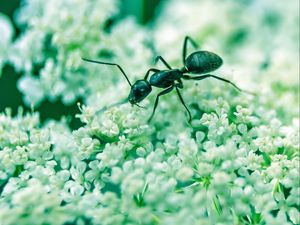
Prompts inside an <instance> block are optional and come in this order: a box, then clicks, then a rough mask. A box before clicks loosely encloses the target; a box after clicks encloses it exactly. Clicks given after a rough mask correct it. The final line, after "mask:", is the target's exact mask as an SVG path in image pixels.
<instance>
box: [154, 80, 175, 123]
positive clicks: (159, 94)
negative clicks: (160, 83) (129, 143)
mask: <svg viewBox="0 0 300 225" xmlns="http://www.w3.org/2000/svg"><path fill="white" fill-rule="evenodd" d="M173 89H174V85H172V86H171V87H169V88H167V89H165V90H163V91H162V92H159V93H158V95H157V96H156V100H155V103H154V108H153V111H152V114H151V116H150V117H149V119H148V123H149V122H150V121H151V120H152V118H153V116H154V113H155V110H156V107H157V105H158V100H159V97H160V96H162V95H165V94H167V93H169V92H171V91H172V90H173Z"/></svg>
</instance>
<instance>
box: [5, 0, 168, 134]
mask: <svg viewBox="0 0 300 225" xmlns="http://www.w3.org/2000/svg"><path fill="white" fill-rule="evenodd" d="M162 1H166V0H121V1H120V3H121V5H120V15H119V18H124V17H126V16H134V17H135V18H136V20H137V21H138V22H139V23H140V24H143V25H146V24H147V23H150V22H151V20H152V19H153V18H154V15H155V11H156V9H157V7H158V5H159V4H160V3H161V2H162ZM21 2H22V1H21V0H9V1H8V0H0V13H3V14H5V15H7V16H8V17H10V19H11V20H12V22H14V21H13V16H14V12H15V10H16V9H18V8H19V6H20V4H21ZM13 25H14V27H15V30H16V34H15V37H14V38H16V37H17V36H18V35H19V33H20V31H19V30H18V29H17V27H16V25H15V24H14V23H13ZM0 38H1V37H0ZM20 77H21V74H18V73H16V72H15V71H14V69H13V67H11V66H9V65H6V66H4V68H3V71H2V76H0V112H3V110H4V109H5V108H7V107H9V108H11V109H12V113H13V115H15V114H16V113H17V109H18V107H19V106H22V107H23V108H24V109H25V110H26V111H30V110H31V109H29V108H28V107H26V106H25V105H24V104H23V101H22V95H21V93H20V92H19V91H18V89H17V86H16V84H17V81H18V79H19V78H20ZM34 110H35V111H39V112H40V116H41V120H42V121H45V120H46V119H47V118H53V119H57V120H59V119H60V118H61V116H62V115H66V116H68V117H69V119H70V127H71V128H73V129H75V128H77V127H79V126H80V122H79V120H78V119H76V118H75V116H74V115H75V114H77V113H79V109H78V106H77V104H73V105H70V106H66V105H64V104H62V102H61V101H56V102H49V101H44V102H43V103H42V104H41V105H40V106H39V107H38V108H35V109H34Z"/></svg>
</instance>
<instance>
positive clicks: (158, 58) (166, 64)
mask: <svg viewBox="0 0 300 225" xmlns="http://www.w3.org/2000/svg"><path fill="white" fill-rule="evenodd" d="M158 60H160V61H162V63H163V64H164V65H165V66H166V67H167V68H168V69H169V70H171V69H172V67H171V66H170V65H169V64H168V63H167V62H166V60H164V58H163V57H162V56H160V55H159V56H156V57H155V59H154V62H155V64H156V63H157V62H158Z"/></svg>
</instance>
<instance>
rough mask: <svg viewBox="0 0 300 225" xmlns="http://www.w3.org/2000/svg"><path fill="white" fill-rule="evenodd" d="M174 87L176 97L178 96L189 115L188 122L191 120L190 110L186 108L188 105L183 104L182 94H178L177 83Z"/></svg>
mask: <svg viewBox="0 0 300 225" xmlns="http://www.w3.org/2000/svg"><path fill="white" fill-rule="evenodd" d="M175 88H176V92H177V94H178V97H179V99H180V101H181V103H182V105H183V106H184V108H185V109H186V111H187V112H188V115H189V123H190V122H191V120H192V116H191V112H190V110H189V109H188V107H187V106H186V105H185V103H184V100H183V98H182V96H181V94H180V92H179V89H178V87H177V85H176V86H175ZM179 88H180V87H179Z"/></svg>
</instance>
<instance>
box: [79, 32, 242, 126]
mask: <svg viewBox="0 0 300 225" xmlns="http://www.w3.org/2000/svg"><path fill="white" fill-rule="evenodd" d="M188 41H190V42H191V44H192V45H193V47H194V48H198V45H197V44H196V42H195V41H194V40H193V39H191V38H190V37H188V36H186V37H185V39H184V42H183V51H182V56H183V58H182V59H183V64H184V66H183V67H182V68H181V69H172V67H171V66H170V65H169V64H168V63H167V62H166V61H165V60H164V58H163V57H162V56H157V57H156V58H155V62H156V63H157V62H158V60H161V61H162V63H163V64H164V65H165V66H166V67H167V68H168V69H167V70H159V69H156V68H150V69H149V70H148V71H147V73H146V75H145V77H144V79H142V80H137V81H136V82H135V83H134V84H131V82H130V81H129V79H128V76H127V75H126V73H125V72H124V70H123V69H122V67H121V66H120V65H118V64H116V63H108V62H100V61H95V60H90V59H85V58H83V60H85V61H88V62H92V63H98V64H105V65H112V66H117V67H118V68H119V69H120V71H121V72H122V74H123V75H124V76H125V78H126V80H127V82H128V84H129V85H130V87H131V90H130V93H129V96H128V98H127V99H126V101H127V100H128V101H129V102H130V103H131V104H132V105H137V106H139V105H138V103H139V102H141V101H142V100H143V99H144V98H146V97H147V96H148V95H149V94H150V92H151V91H152V87H151V86H153V87H158V88H164V90H163V91H161V92H160V93H158V95H157V97H156V100H155V103H154V108H153V111H152V114H151V116H150V117H149V119H148V122H150V121H151V119H152V118H153V116H154V113H155V110H156V108H157V105H158V101H159V97H160V96H162V95H165V94H167V93H169V92H171V91H172V90H173V89H174V88H175V90H176V92H177V95H178V97H179V100H180V102H181V103H182V105H183V106H184V108H185V109H186V111H187V112H188V115H189V122H191V119H192V117H191V113H190V110H189V109H188V107H187V106H186V104H185V102H184V100H183V98H182V96H181V93H180V91H179V89H182V88H183V83H182V80H181V79H184V80H203V79H206V78H209V77H212V78H215V79H218V80H221V81H224V82H226V83H229V84H231V85H232V86H234V87H235V88H236V89H238V90H239V91H242V90H241V89H240V88H239V87H238V86H236V85H235V84H234V83H232V82H231V81H229V80H227V79H224V78H221V77H218V76H216V75H212V74H207V73H209V72H211V71H214V70H216V69H218V68H219V67H220V66H221V65H222V63H223V60H222V58H221V57H220V56H218V55H216V54H215V53H212V52H209V51H196V52H193V53H192V54H190V55H189V56H188V57H186V52H187V43H188ZM150 72H154V73H153V74H152V75H151V77H150V80H149V81H148V80H147V79H148V77H149V74H150ZM186 73H190V74H203V75H200V76H190V75H187V74H186ZM122 103H123V102H122ZM114 105H115V104H114ZM139 107H141V106H139Z"/></svg>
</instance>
